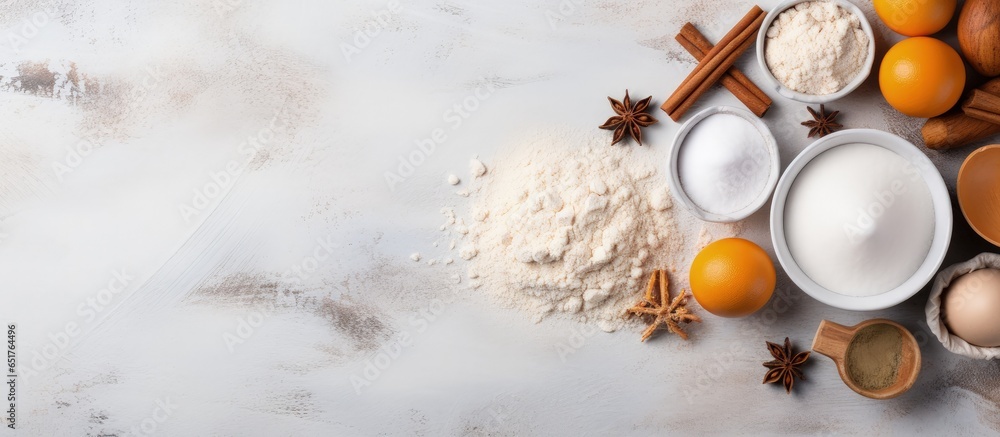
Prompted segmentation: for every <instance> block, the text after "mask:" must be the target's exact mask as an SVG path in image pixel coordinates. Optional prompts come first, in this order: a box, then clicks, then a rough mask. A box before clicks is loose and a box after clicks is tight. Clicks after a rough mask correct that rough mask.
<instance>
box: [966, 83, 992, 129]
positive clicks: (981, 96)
mask: <svg viewBox="0 0 1000 437" xmlns="http://www.w3.org/2000/svg"><path fill="white" fill-rule="evenodd" d="M962 112H964V113H965V115H968V116H969V117H972V118H975V119H977V120H982V121H988V122H990V123H993V124H1000V97H997V96H995V95H993V94H990V93H988V92H986V91H983V90H973V91H972V94H971V95H970V96H969V98H968V100H966V101H965V103H963V104H962Z"/></svg>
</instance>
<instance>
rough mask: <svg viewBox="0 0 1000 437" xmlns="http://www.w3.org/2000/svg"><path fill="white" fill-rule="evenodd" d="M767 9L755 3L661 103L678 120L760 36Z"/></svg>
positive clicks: (671, 116)
mask: <svg viewBox="0 0 1000 437" xmlns="http://www.w3.org/2000/svg"><path fill="white" fill-rule="evenodd" d="M763 21H764V11H762V10H761V9H760V7H759V6H756V5H754V7H753V8H752V9H750V12H748V13H747V15H746V16H744V17H743V19H741V20H740V22H739V23H737V24H736V26H735V27H733V28H732V29H731V30H730V31H729V32H728V33H727V34H726V36H724V37H723V38H722V40H720V41H719V43H718V44H716V45H715V47H713V48H712V50H709V51H708V53H706V54H705V57H704V58H703V59H702V60H701V62H699V63H698V65H697V66H696V67H695V68H694V70H693V71H691V73H690V74H689V75H688V76H687V77H686V78H685V79H684V81H682V82H681V84H680V86H678V87H677V89H676V90H674V93H673V94H671V95H670V97H668V98H667V100H666V101H665V102H664V103H663V105H662V106H661V107H660V108H661V109H663V110H664V111H665V112H666V113H667V114H668V115H670V118H672V119H673V120H674V121H677V120H679V119H680V118H681V116H683V115H684V113H685V112H686V111H687V110H688V109H690V107H691V106H692V105H694V102H695V101H696V100H697V99H698V98H699V97H701V96H702V95H703V94H705V92H706V91H708V89H709V88H710V87H711V86H712V85H714V84H715V82H718V80H719V79H721V78H722V75H723V74H725V73H726V71H727V70H729V68H730V67H732V66H733V64H735V63H736V59H738V58H739V57H740V55H742V54H743V52H744V51H746V49H747V48H748V47H750V45H751V44H753V43H754V41H756V39H757V30H758V29H760V25H761V23H762V22H763Z"/></svg>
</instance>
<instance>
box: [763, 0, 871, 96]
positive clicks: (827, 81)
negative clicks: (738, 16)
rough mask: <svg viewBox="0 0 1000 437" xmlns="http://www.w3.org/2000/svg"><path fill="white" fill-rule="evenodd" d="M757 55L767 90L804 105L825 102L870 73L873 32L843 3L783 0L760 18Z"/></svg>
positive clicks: (861, 14) (853, 8)
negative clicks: (762, 18)
mask: <svg viewBox="0 0 1000 437" xmlns="http://www.w3.org/2000/svg"><path fill="white" fill-rule="evenodd" d="M756 52H757V64H758V65H759V66H760V70H761V72H763V74H764V78H765V81H766V82H767V88H771V89H773V90H775V92H777V93H778V94H780V95H781V96H782V97H785V98H788V99H792V100H795V101H799V102H803V103H828V102H832V101H834V100H837V99H839V98H841V97H844V96H846V95H847V94H850V93H851V92H852V91H854V90H855V89H857V88H858V87H859V86H861V84H862V83H864V81H865V80H866V79H867V78H868V75H869V74H871V71H872V66H873V65H874V64H875V33H874V32H873V31H872V26H871V24H869V23H868V20H867V19H866V18H865V14H864V12H862V11H861V9H859V8H858V7H857V6H855V5H854V4H853V3H851V2H849V1H847V0H806V1H803V0H788V1H784V2H782V3H780V4H779V5H778V6H775V7H774V8H773V9H771V11H770V12H768V13H767V15H766V16H765V17H764V22H763V23H762V24H761V27H760V30H759V31H758V33H757V45H756Z"/></svg>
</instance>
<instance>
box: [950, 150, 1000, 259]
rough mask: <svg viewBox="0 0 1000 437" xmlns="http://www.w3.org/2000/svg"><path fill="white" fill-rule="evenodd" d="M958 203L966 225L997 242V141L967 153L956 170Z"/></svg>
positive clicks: (999, 230)
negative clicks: (966, 156) (967, 223)
mask: <svg viewBox="0 0 1000 437" xmlns="http://www.w3.org/2000/svg"><path fill="white" fill-rule="evenodd" d="M957 185H958V205H959V207H961V209H962V215H964V216H965V221H967V222H969V226H972V229H974V230H975V231H976V233H978V234H979V235H980V236H982V237H983V238H985V239H986V241H989V242H990V243H993V244H994V245H996V246H1000V144H992V145H989V146H983V147H980V148H979V149H976V151H974V152H972V153H971V154H969V157H968V158H965V162H963V163H962V168H961V169H959V170H958V184H957Z"/></svg>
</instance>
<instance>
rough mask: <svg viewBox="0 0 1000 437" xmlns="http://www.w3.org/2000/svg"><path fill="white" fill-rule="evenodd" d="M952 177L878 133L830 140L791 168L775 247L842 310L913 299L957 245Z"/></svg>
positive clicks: (774, 217)
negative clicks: (953, 238) (949, 183)
mask: <svg viewBox="0 0 1000 437" xmlns="http://www.w3.org/2000/svg"><path fill="white" fill-rule="evenodd" d="M951 232H952V208H951V197H950V196H949V194H948V188H947V186H945V183H944V179H942V178H941V174H940V173H939V172H938V170H937V168H936V167H935V166H934V164H933V163H932V162H931V160H930V159H928V158H927V156H926V155H924V154H923V152H921V151H920V149H918V148H917V147H916V146H914V145H913V144H911V143H909V142H908V141H906V140H904V139H902V138H900V137H897V136H895V135H892V134H890V133H887V132H883V131H879V130H874V129H848V130H843V131H840V132H836V133H833V134H830V135H827V136H825V137H823V138H821V139H819V140H817V141H816V142H814V143H812V144H811V145H809V146H808V147H806V148H805V150H803V151H802V153H800V154H799V155H798V156H797V157H796V158H795V159H794V160H793V161H792V162H791V163H790V164H789V165H788V168H787V169H786V170H785V173H784V174H783V175H782V176H781V179H780V180H779V181H778V186H777V188H775V192H774V199H773V201H772V203H771V241H772V243H773V244H774V251H775V254H776V255H777V258H778V262H780V263H781V266H782V267H783V268H784V270H785V273H787V274H788V277H789V278H791V280H792V281H793V282H794V283H795V284H796V285H797V286H799V288H801V289H802V290H803V291H805V292H806V293H807V294H809V295H810V296H812V297H814V298H816V300H819V301H820V302H823V303H825V304H827V305H830V306H834V307H837V308H842V309H847V310H855V311H871V310H879V309H884V308H888V307H891V306H894V305H896V304H899V303H900V302H903V301H905V300H906V299H909V298H910V297H912V296H913V295H914V294H916V293H917V292H919V291H920V289H922V288H923V287H924V286H925V285H927V283H928V282H929V281H930V280H931V279H932V278H933V277H934V275H935V273H936V272H937V270H938V268H939V267H940V266H941V262H942V261H944V257H945V254H946V253H947V251H948V245H949V243H950V241H951Z"/></svg>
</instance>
